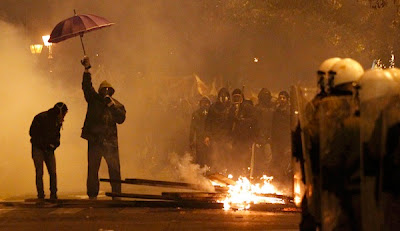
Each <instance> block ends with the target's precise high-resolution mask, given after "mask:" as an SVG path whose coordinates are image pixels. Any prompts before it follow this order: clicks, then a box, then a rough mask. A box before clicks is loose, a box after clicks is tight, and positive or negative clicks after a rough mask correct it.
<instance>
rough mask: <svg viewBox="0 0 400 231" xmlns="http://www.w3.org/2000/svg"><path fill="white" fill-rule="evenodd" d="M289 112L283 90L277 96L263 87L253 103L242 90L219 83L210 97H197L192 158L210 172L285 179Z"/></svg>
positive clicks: (288, 146)
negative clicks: (207, 167)
mask: <svg viewBox="0 0 400 231" xmlns="http://www.w3.org/2000/svg"><path fill="white" fill-rule="evenodd" d="M289 116H290V103H289V94H288V92H286V91H281V92H279V94H278V97H277V99H276V98H274V97H273V96H272V94H271V92H270V91H269V90H268V89H267V88H262V89H261V91H260V92H259V94H258V99H257V102H253V101H252V100H249V99H246V98H245V97H244V94H243V89H238V88H237V89H234V90H233V91H232V92H229V90H228V89H227V88H221V89H220V90H219V92H218V96H217V98H216V99H215V102H211V101H210V99H209V98H208V97H203V98H202V99H201V100H200V101H199V108H198V109H197V110H196V111H195V112H194V113H193V115H192V121H191V125H190V135H189V142H190V148H191V150H192V153H193V154H194V156H195V158H196V161H197V163H198V164H200V165H201V166H205V165H207V166H209V167H210V171H212V172H221V173H224V174H226V175H228V174H232V175H234V176H235V177H239V176H246V177H249V176H251V177H254V178H255V177H261V176H262V175H263V174H266V175H269V176H274V177H277V178H281V179H280V181H286V183H289V181H290V180H291V178H292V177H291V176H290V175H291V174H292V173H291V167H290V163H291V160H290V121H289ZM290 182H291V181H290Z"/></svg>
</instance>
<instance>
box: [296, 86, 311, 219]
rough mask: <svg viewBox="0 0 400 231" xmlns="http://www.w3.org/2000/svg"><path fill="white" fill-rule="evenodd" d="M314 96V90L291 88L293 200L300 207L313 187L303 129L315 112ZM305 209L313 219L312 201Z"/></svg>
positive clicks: (307, 140)
mask: <svg viewBox="0 0 400 231" xmlns="http://www.w3.org/2000/svg"><path fill="white" fill-rule="evenodd" d="M315 95H316V89H315V88H302V87H298V86H293V87H292V88H291V117H290V119H291V134H292V154H293V155H292V156H293V172H294V198H295V202H296V204H297V205H300V203H301V200H302V198H303V196H304V193H305V191H306V188H312V187H313V184H312V182H313V173H312V169H311V160H310V155H309V146H310V145H309V143H310V141H309V140H310V139H309V134H308V133H307V132H305V131H306V129H305V128H306V127H308V126H309V124H310V120H311V119H312V114H313V113H314V111H315V108H314V106H313V104H312V100H313V98H314V97H315ZM304 183H305V185H304ZM307 191H308V190H307ZM309 196H311V194H310V193H308V195H306V197H309ZM303 209H304V208H303ZM307 209H308V210H310V211H309V212H310V213H311V214H312V216H313V217H315V215H316V214H317V213H316V209H315V203H313V200H311V199H307Z"/></svg>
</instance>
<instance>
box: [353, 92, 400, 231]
mask: <svg viewBox="0 0 400 231" xmlns="http://www.w3.org/2000/svg"><path fill="white" fill-rule="evenodd" d="M360 115H361V117H360V118H361V119H360V120H361V134H360V139H361V148H360V149H361V169H362V174H361V202H362V203H361V215H362V227H363V230H391V229H390V228H388V226H390V224H391V223H392V222H391V220H392V219H391V217H392V215H393V214H392V212H390V211H391V206H393V204H394V201H393V200H392V199H391V198H392V196H391V194H392V192H393V191H392V190H391V189H393V187H396V185H398V183H397V181H398V178H397V177H396V175H398V169H399V168H400V166H397V164H396V159H397V158H399V157H398V156H397V157H396V154H397V155H398V151H396V146H397V144H398V141H399V138H398V137H399V133H398V131H397V130H398V129H396V126H397V125H398V124H399V123H400V97H399V96H385V97H380V98H375V99H372V100H368V101H361V104H360Z"/></svg>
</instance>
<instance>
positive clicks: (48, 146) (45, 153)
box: [29, 102, 68, 200]
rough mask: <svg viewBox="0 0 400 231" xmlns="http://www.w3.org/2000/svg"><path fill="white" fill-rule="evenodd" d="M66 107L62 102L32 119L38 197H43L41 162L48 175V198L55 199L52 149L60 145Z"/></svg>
mask: <svg viewBox="0 0 400 231" xmlns="http://www.w3.org/2000/svg"><path fill="white" fill-rule="evenodd" d="M67 111H68V108H67V105H65V104H64V103H62V102H59V103H57V104H56V105H54V107H53V108H51V109H49V110H48V111H45V112H42V113H39V114H38V115H36V116H35V118H34V119H33V121H32V124H31V127H30V130H29V135H30V136H31V143H32V159H33V163H34V164H35V170H36V190H37V197H38V199H44V191H43V162H44V163H45V164H46V167H47V171H48V172H49V175H50V199H51V200H56V199H57V174H56V158H55V156H54V150H56V148H57V147H58V146H60V129H61V127H62V123H63V121H64V117H65V114H67Z"/></svg>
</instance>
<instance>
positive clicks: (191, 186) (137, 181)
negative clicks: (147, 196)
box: [100, 178, 199, 189]
mask: <svg viewBox="0 0 400 231" xmlns="http://www.w3.org/2000/svg"><path fill="white" fill-rule="evenodd" d="M100 181H101V182H115V183H121V184H134V185H147V186H155V187H165V188H184V189H198V188H199V186H198V185H194V184H189V183H182V182H170V181H156V180H145V179H131V178H128V179H125V180H111V179H104V178H102V179H100Z"/></svg>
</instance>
